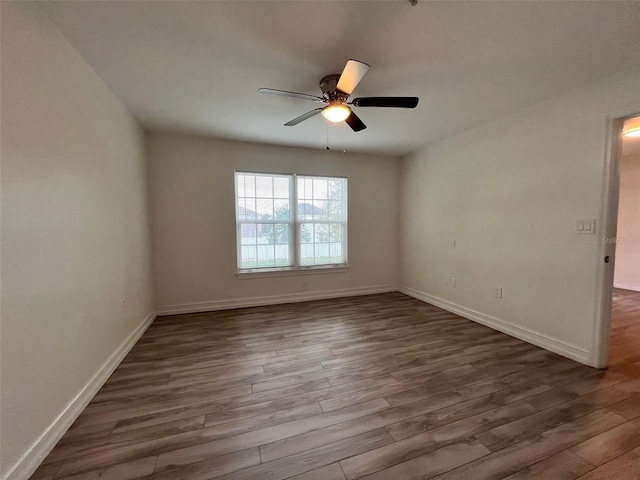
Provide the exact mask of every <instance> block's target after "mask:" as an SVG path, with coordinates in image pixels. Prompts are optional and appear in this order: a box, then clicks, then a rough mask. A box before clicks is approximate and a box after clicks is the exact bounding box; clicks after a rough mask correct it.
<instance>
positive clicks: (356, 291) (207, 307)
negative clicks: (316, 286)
mask: <svg viewBox="0 0 640 480" xmlns="http://www.w3.org/2000/svg"><path fill="white" fill-rule="evenodd" d="M397 290H398V287H397V286H396V285H376V286H373V287H359V288H343V289H340V290H324V291H320V292H301V293H290V294H286V295H270V296H266V297H250V298H237V299H228V300H213V301H210V302H198V303H184V304H180V305H165V306H163V307H158V309H157V312H158V316H162V315H178V314H181V313H199V312H211V311H214V310H230V309H234V308H245V307H259V306H262V305H276V304H279V303H295V302H307V301H309V300H323V299H326V298H340V297H355V296H357V295H373V294H376V293H387V292H396V291H397Z"/></svg>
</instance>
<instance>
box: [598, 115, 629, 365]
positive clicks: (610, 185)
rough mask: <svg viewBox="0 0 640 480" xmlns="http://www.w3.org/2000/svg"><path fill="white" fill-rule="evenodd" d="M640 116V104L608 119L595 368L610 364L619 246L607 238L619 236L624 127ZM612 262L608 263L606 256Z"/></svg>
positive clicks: (599, 244) (599, 260) (600, 219)
mask: <svg viewBox="0 0 640 480" xmlns="http://www.w3.org/2000/svg"><path fill="white" fill-rule="evenodd" d="M638 115H640V104H637V105H630V106H629V107H627V108H624V109H622V110H620V111H617V112H613V113H612V114H610V115H609V116H608V117H607V128H606V142H605V150H604V155H603V166H602V170H603V187H602V191H603V195H602V203H601V205H600V215H599V221H600V225H602V228H601V229H599V230H600V231H601V232H602V233H601V235H602V236H601V238H599V239H598V255H597V257H596V262H597V267H596V268H597V270H596V272H597V273H596V292H595V301H596V305H595V307H596V308H595V312H596V315H595V323H594V336H593V337H594V340H593V342H594V343H593V354H592V362H591V363H592V366H594V367H596V368H606V367H607V364H608V361H609V334H610V332H611V307H612V298H613V275H614V270H615V263H616V261H615V260H616V256H615V255H616V244H615V243H608V242H606V241H605V239H608V238H609V239H610V238H613V237H615V236H616V231H617V229H618V202H619V198H620V170H619V155H620V154H621V152H622V127H623V124H624V121H625V120H626V119H627V118H630V117H635V116H638ZM606 256H608V257H609V263H605V262H604V259H605V257H606Z"/></svg>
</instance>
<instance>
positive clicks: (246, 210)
mask: <svg viewBox="0 0 640 480" xmlns="http://www.w3.org/2000/svg"><path fill="white" fill-rule="evenodd" d="M292 180H293V177H291V176H286V175H266V174H247V173H236V183H237V190H236V202H237V207H236V211H237V221H238V222H241V225H240V228H239V229H238V231H239V238H238V244H239V245H238V247H239V252H240V260H239V265H238V267H239V268H268V267H276V266H290V265H292V264H293V262H292V258H291V247H290V243H291V225H292V224H293V215H292V211H291V182H292ZM240 193H242V195H240ZM247 220H249V221H250V223H249V222H246V221H247ZM274 220H280V222H282V223H263V221H266V222H272V221H274Z"/></svg>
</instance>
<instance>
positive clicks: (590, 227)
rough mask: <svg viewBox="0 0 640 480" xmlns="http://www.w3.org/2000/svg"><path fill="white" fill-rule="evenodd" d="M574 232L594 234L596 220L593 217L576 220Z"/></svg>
mask: <svg viewBox="0 0 640 480" xmlns="http://www.w3.org/2000/svg"><path fill="white" fill-rule="evenodd" d="M576 233H577V234H580V235H595V233H596V221H595V219H590V218H589V219H586V220H585V219H582V220H577V221H576Z"/></svg>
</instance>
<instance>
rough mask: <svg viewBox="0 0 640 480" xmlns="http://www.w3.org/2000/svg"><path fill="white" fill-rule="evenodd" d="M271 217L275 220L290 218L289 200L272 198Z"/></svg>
mask: <svg viewBox="0 0 640 480" xmlns="http://www.w3.org/2000/svg"><path fill="white" fill-rule="evenodd" d="M273 218H275V219H276V220H290V219H291V209H290V207H289V200H288V199H287V200H274V202H273Z"/></svg>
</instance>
